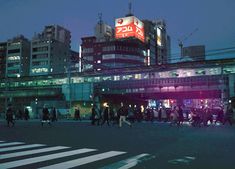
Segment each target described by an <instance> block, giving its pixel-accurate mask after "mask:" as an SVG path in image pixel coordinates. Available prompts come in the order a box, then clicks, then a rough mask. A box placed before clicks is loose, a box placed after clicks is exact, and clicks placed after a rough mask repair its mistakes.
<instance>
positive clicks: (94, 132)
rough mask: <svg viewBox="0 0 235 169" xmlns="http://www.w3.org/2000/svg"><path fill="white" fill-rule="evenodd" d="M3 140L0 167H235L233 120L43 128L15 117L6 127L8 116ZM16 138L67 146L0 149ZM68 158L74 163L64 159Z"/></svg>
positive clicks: (0, 131) (1, 128)
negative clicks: (218, 123)
mask: <svg viewBox="0 0 235 169" xmlns="http://www.w3.org/2000/svg"><path fill="white" fill-rule="evenodd" d="M0 141H3V142H0V169H2V168H9V167H6V166H9V165H10V164H12V163H13V162H18V163H20V164H18V166H17V167H18V168H22V169H33V168H40V167H45V166H51V168H58V166H56V165H55V164H58V163H64V164H65V166H66V167H69V166H74V168H80V169H117V168H119V169H128V168H133V169H234V168H235V160H234V159H235V158H234V157H235V126H232V127H231V126H229V125H226V126H209V127H201V128H195V127H191V126H187V125H184V126H181V127H177V126H170V125H169V124H168V123H151V122H149V123H143V122H142V123H134V124H133V127H129V126H127V125H125V124H124V126H123V127H122V128H118V127H117V125H114V126H112V125H111V126H107V125H106V124H104V125H103V126H91V125H90V123H88V122H74V121H59V122H55V123H53V124H52V126H48V125H44V126H43V127H42V126H41V123H40V122H39V121H28V122H24V121H17V122H16V125H15V127H12V128H8V127H7V126H6V124H5V122H4V121H0ZM12 142H22V144H23V145H32V144H44V146H45V147H46V148H48V147H55V146H65V147H69V148H67V149H61V150H55V151H53V152H44V153H37V154H31V155H25V156H17V157H14V156H13V157H12V158H7V159H4V158H3V157H4V156H6V155H8V154H10V153H16V152H23V151H27V150H28V151H29V150H35V149H36V150H38V149H41V147H36V148H28V149H19V150H11V149H10V150H8V151H3V152H1V149H2V150H4V149H3V148H11V147H13V149H14V148H15V147H17V146H21V145H11V146H10V145H6V146H4V147H1V144H4V143H7V144H8V143H12ZM83 148H87V149H86V150H85V151H87V152H84V153H75V154H73V155H71V154H70V155H66V152H67V153H69V151H74V150H78V149H83ZM79 151H80V150H79ZM63 153H64V154H63ZM105 153H107V154H105ZM50 154H53V155H51V156H50ZM55 154H57V155H58V154H60V155H61V154H63V155H64V157H60V158H59V157H58V158H56V155H55ZM97 154H98V155H97ZM13 155H14V154H13ZM48 155H49V156H48ZM105 155H107V157H105ZM42 156H45V157H46V158H47V159H46V160H44V161H39V162H36V161H35V162H32V164H28V165H26V161H20V160H25V159H30V160H29V161H34V160H36V159H37V158H38V157H39V159H40V158H41V157H42ZM1 157H2V158H1ZM50 158H52V159H50ZM53 158H55V159H53ZM99 158H101V159H99ZM102 158H103V159H102ZM95 159H96V160H97V161H96V160H95ZM76 160H77V161H76ZM89 160H90V162H89ZM68 161H69V162H71V163H66V162H68ZM83 163H84V164H83ZM86 163H87V164H86ZM78 164H80V165H79V166H76V165H78ZM62 168H63V167H62Z"/></svg>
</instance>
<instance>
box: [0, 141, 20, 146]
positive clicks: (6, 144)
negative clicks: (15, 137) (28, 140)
mask: <svg viewBox="0 0 235 169" xmlns="http://www.w3.org/2000/svg"><path fill="white" fill-rule="evenodd" d="M20 144H24V143H22V142H12V143H0V147H5V146H13V145H20Z"/></svg>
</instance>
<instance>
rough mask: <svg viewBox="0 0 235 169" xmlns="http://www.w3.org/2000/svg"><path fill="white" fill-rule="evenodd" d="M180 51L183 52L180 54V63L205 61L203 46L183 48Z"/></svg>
mask: <svg viewBox="0 0 235 169" xmlns="http://www.w3.org/2000/svg"><path fill="white" fill-rule="evenodd" d="M182 51H183V54H182V59H181V61H187V60H190V61H201V60H205V46H204V45H197V46H188V47H183V49H182Z"/></svg>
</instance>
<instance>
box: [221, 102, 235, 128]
mask: <svg viewBox="0 0 235 169" xmlns="http://www.w3.org/2000/svg"><path fill="white" fill-rule="evenodd" d="M226 122H229V124H230V125H231V126H232V125H233V108H232V105H231V104H230V105H229V106H228V108H227V110H226V113H225V116H224V122H223V125H225V124H226Z"/></svg>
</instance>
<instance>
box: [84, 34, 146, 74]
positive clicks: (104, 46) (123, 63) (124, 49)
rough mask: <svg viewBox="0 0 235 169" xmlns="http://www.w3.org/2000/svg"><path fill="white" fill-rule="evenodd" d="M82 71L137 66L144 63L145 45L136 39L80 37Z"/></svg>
mask: <svg viewBox="0 0 235 169" xmlns="http://www.w3.org/2000/svg"><path fill="white" fill-rule="evenodd" d="M81 46H82V65H83V71H101V70H108V69H113V68H123V67H138V66H144V65H145V64H146V57H147V53H146V46H145V44H143V43H142V42H141V41H139V40H136V39H132V38H130V39H128V40H127V39H125V40H116V39H112V40H109V41H103V42H100V41H97V38H96V37H85V38H82V45H81Z"/></svg>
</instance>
